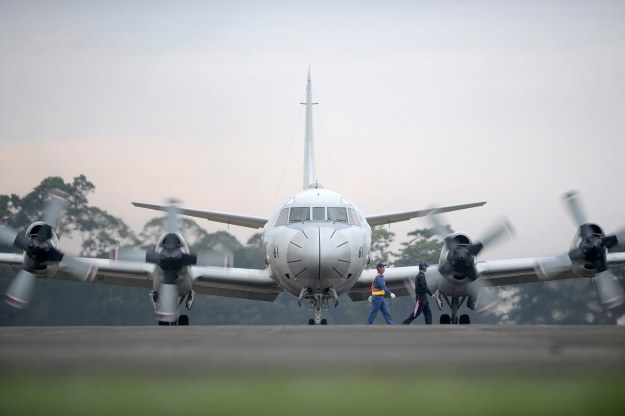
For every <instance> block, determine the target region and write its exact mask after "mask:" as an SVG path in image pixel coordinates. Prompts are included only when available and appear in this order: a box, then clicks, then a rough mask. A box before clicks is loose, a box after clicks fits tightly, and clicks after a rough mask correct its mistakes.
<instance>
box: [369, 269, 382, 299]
mask: <svg viewBox="0 0 625 416" xmlns="http://www.w3.org/2000/svg"><path fill="white" fill-rule="evenodd" d="M378 276H379V274H376V275H375V277H374V278H373V281H372V282H371V295H372V296H384V289H376V288H374V287H373V284H374V283H375V278H376V277H378Z"/></svg>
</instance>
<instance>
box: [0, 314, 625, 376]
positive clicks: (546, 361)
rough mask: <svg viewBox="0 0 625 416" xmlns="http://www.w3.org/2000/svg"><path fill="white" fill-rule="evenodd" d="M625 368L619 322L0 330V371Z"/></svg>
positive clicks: (542, 371)
mask: <svg viewBox="0 0 625 416" xmlns="http://www.w3.org/2000/svg"><path fill="white" fill-rule="evenodd" d="M371 368H376V369H382V370H384V371H389V372H409V373H412V372H420V373H423V372H428V373H438V374H440V373H457V372H461V373H465V372H466V373H469V374H477V373H480V372H481V373H485V374H490V373H496V374H516V373H528V374H532V375H534V376H536V375H538V376H542V375H544V376H549V375H554V374H557V375H559V376H562V375H565V374H569V373H570V374H572V375H582V374H585V373H593V374H601V373H606V374H607V373H616V374H619V375H622V374H623V371H624V370H625V327H617V326H481V325H473V326H432V327H425V326H421V325H413V326H401V325H397V326H385V325H373V326H319V327H309V326H195V327H194V326H191V327H158V326H154V327H3V328H0V371H35V372H40V371H44V372H53V373H58V372H62V373H73V372H77V373H80V372H93V371H108V372H111V371H112V372H135V371H141V372H149V371H157V372H159V373H160V372H163V371H170V372H199V373H207V372H253V371H261V372H266V371H273V372H285V373H287V374H288V373H289V372H293V371H297V372H299V373H301V372H306V371H311V372H329V373H331V372H332V371H360V370H362V371H369V370H370V369H371Z"/></svg>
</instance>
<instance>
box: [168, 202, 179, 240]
mask: <svg viewBox="0 0 625 416" xmlns="http://www.w3.org/2000/svg"><path fill="white" fill-rule="evenodd" d="M176 202H177V201H176V200H174V199H171V200H170V201H169V208H168V209H167V218H166V219H165V228H166V229H167V232H168V233H170V234H177V233H178V212H179V209H178V206H177V205H176Z"/></svg>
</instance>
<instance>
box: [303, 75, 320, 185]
mask: <svg viewBox="0 0 625 416" xmlns="http://www.w3.org/2000/svg"><path fill="white" fill-rule="evenodd" d="M301 104H304V105H306V134H305V140H304V189H308V187H310V186H311V185H314V183H315V180H316V179H317V178H316V173H315V149H314V143H313V121H312V106H313V105H314V104H317V103H313V102H312V87H311V82H310V67H308V81H307V82H306V102H305V103H301Z"/></svg>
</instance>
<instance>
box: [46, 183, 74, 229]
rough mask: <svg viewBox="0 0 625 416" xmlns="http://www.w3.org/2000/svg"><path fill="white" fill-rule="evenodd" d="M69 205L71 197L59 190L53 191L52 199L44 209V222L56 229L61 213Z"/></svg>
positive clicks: (51, 193) (51, 192)
mask: <svg viewBox="0 0 625 416" xmlns="http://www.w3.org/2000/svg"><path fill="white" fill-rule="evenodd" d="M68 204H69V195H68V194H67V193H65V192H63V191H61V190H59V189H53V190H52V191H50V198H49V199H48V202H46V206H45V208H44V215H43V222H45V223H46V224H48V225H50V226H51V227H52V228H54V227H56V224H57V222H59V218H61V213H62V212H63V210H64V209H65V208H67V205H68Z"/></svg>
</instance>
